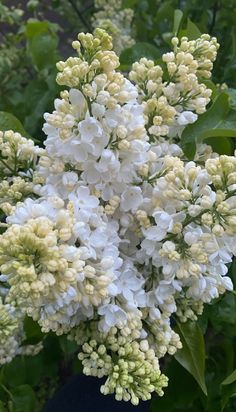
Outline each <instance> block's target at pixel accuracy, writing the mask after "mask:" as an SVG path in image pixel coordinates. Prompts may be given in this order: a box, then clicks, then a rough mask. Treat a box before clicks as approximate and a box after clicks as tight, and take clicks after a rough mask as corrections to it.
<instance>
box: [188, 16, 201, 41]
mask: <svg viewBox="0 0 236 412" xmlns="http://www.w3.org/2000/svg"><path fill="white" fill-rule="evenodd" d="M186 30H187V34H186V35H187V37H188V39H189V40H195V39H198V38H199V37H201V34H202V33H201V32H200V30H199V28H198V27H197V26H196V24H194V23H193V22H192V21H191V20H190V19H188V22H187V29H186Z"/></svg>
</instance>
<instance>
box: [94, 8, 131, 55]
mask: <svg viewBox="0 0 236 412" xmlns="http://www.w3.org/2000/svg"><path fill="white" fill-rule="evenodd" d="M94 6H95V8H96V12H95V13H94V15H93V19H92V25H93V27H94V28H97V27H100V28H101V29H104V30H106V31H107V32H108V33H109V34H110V35H111V36H112V39H113V45H114V50H115V51H116V53H117V54H120V53H121V52H122V51H123V50H124V49H127V48H129V47H131V46H133V44H134V43H135V40H134V39H133V38H132V28H131V24H132V20H133V15H134V11H133V10H132V9H129V8H122V0H95V2H94Z"/></svg>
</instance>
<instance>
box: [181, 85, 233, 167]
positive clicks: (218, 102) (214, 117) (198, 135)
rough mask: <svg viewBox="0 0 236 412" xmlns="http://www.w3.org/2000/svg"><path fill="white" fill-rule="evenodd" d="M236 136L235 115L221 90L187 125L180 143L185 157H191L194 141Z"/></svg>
mask: <svg viewBox="0 0 236 412" xmlns="http://www.w3.org/2000/svg"><path fill="white" fill-rule="evenodd" d="M221 136H223V137H236V115H235V112H234V111H233V110H230V106H229V96H228V94H227V93H225V92H223V93H221V94H220V95H219V96H217V98H216V99H215V101H214V103H213V104H212V106H211V107H210V109H209V110H207V111H206V112H205V113H204V114H202V115H200V116H199V118H198V120H197V121H196V122H195V123H193V124H190V125H188V126H187V127H186V128H185V129H184V131H183V133H182V136H181V145H182V148H183V151H184V153H185V154H186V156H187V157H189V158H190V159H192V158H193V157H194V154H195V151H196V143H197V142H201V141H203V140H204V139H207V138H209V137H221Z"/></svg>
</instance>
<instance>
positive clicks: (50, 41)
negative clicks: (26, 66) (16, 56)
mask: <svg viewBox="0 0 236 412" xmlns="http://www.w3.org/2000/svg"><path fill="white" fill-rule="evenodd" d="M57 45H58V38H57V36H54V35H52V34H39V35H36V36H34V37H33V38H32V39H30V40H28V43H27V49H28V52H29V54H30V56H31V58H32V61H33V64H34V66H35V67H36V68H37V69H38V70H42V69H44V68H45V67H50V66H54V64H55V63H56V61H57V53H56V51H57Z"/></svg>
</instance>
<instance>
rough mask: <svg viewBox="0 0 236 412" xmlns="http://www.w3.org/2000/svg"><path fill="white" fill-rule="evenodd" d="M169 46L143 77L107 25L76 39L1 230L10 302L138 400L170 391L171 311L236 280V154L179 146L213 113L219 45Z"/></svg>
mask: <svg viewBox="0 0 236 412" xmlns="http://www.w3.org/2000/svg"><path fill="white" fill-rule="evenodd" d="M172 43H173V45H174V51H173V52H171V53H167V54H166V55H164V56H163V61H164V63H165V62H166V63H167V74H164V73H165V72H166V70H164V71H163V69H162V68H161V67H159V66H155V64H154V62H152V61H149V60H146V59H141V61H140V62H139V63H135V64H134V66H133V69H132V71H131V73H130V78H131V80H132V81H133V82H135V83H136V84H133V83H132V82H131V81H130V80H128V79H126V78H125V77H124V76H123V75H122V74H121V73H120V72H118V71H117V68H118V66H119V60H118V57H117V55H116V54H115V53H114V52H113V51H112V41H111V37H110V36H109V35H108V34H107V33H106V32H105V31H104V30H102V29H96V30H95V33H94V35H91V34H89V33H87V34H84V33H81V34H79V35H78V40H76V41H75V42H73V47H74V48H75V49H76V51H77V54H78V56H77V57H73V58H72V57H70V58H68V59H67V60H66V61H65V62H62V61H61V62H59V63H58V65H57V67H58V70H59V73H58V76H57V81H58V83H59V84H60V85H64V86H66V87H67V89H66V90H64V91H63V92H61V95H60V99H56V101H55V110H54V111H53V113H45V124H44V127H43V130H44V132H45V134H46V135H47V138H46V141H45V150H44V151H41V152H40V153H39V155H40V159H39V162H38V164H37V166H36V170H35V171H34V175H33V186H34V187H33V190H34V196H31V195H30V196H28V198H27V199H26V200H24V201H21V202H18V203H17V205H16V207H15V208H14V209H13V208H9V213H8V215H9V216H8V217H7V219H6V222H7V225H8V228H7V230H5V232H4V233H3V234H2V235H1V238H0V270H1V272H2V274H3V277H4V280H5V282H6V284H7V287H8V288H9V289H8V292H7V296H6V298H5V301H6V304H7V305H11V307H14V308H16V309H17V310H20V311H21V313H25V314H27V315H28V316H31V317H32V318H33V319H34V320H35V321H37V322H38V323H39V325H40V326H41V328H42V330H43V331H44V332H49V331H53V332H55V333H56V334H57V335H60V334H63V333H66V334H68V337H69V338H70V339H74V340H75V341H76V342H77V343H78V345H79V347H80V354H79V358H80V359H81V361H82V364H83V367H84V373H85V374H87V375H92V376H97V377H104V376H106V377H107V380H106V381H105V383H104V385H103V386H102V387H101V391H102V393H104V394H109V393H115V397H116V399H117V400H125V401H131V402H132V403H133V404H134V405H136V404H138V402H139V400H140V399H141V400H148V399H150V398H151V393H152V392H156V393H157V394H159V395H160V396H161V395H162V394H163V388H164V387H165V386H166V385H167V377H166V376H164V375H163V374H162V373H161V371H160V366H159V358H161V357H163V356H164V355H165V354H167V353H168V354H170V355H173V354H174V353H175V352H176V350H177V349H179V348H181V346H182V344H181V341H180V337H179V336H178V334H177V333H176V332H175V331H174V329H173V322H172V319H174V317H178V318H179V320H180V321H182V322H184V321H186V320H187V319H192V320H195V319H196V318H197V316H198V315H199V314H201V313H202V310H203V305H204V304H205V303H209V302H211V301H212V300H213V299H214V298H216V297H218V296H219V295H220V294H222V293H224V292H225V290H232V282H231V280H230V278H229V277H228V276H227V271H228V264H229V263H230V262H231V261H232V258H233V255H235V254H236V248H235V239H236V158H235V157H234V156H232V157H230V156H219V155H217V154H216V153H212V151H211V150H210V149H209V147H207V146H206V145H201V146H199V147H198V152H197V155H196V161H191V162H188V161H186V160H184V157H183V153H182V150H181V147H180V146H179V145H178V144H177V142H178V141H179V136H180V134H181V130H182V129H183V128H184V127H185V125H187V124H188V123H191V122H192V121H195V120H196V119H197V115H198V114H199V113H202V112H203V111H205V110H206V105H207V103H208V102H209V100H210V91H209V90H208V89H207V88H206V86H205V85H204V84H203V83H201V78H208V77H209V76H210V71H211V68H212V62H213V61H214V59H215V57H216V52H217V48H218V44H217V42H216V40H215V39H214V38H213V39H212V38H210V37H209V36H207V35H203V36H201V38H200V39H198V40H194V41H188V40H187V39H186V38H182V39H181V40H180V44H179V45H178V41H177V39H176V38H174V39H173V42H172ZM166 136H168V137H169V139H168V140H167V139H166V140H164V137H166ZM198 163H199V164H201V166H200V165H198Z"/></svg>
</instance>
